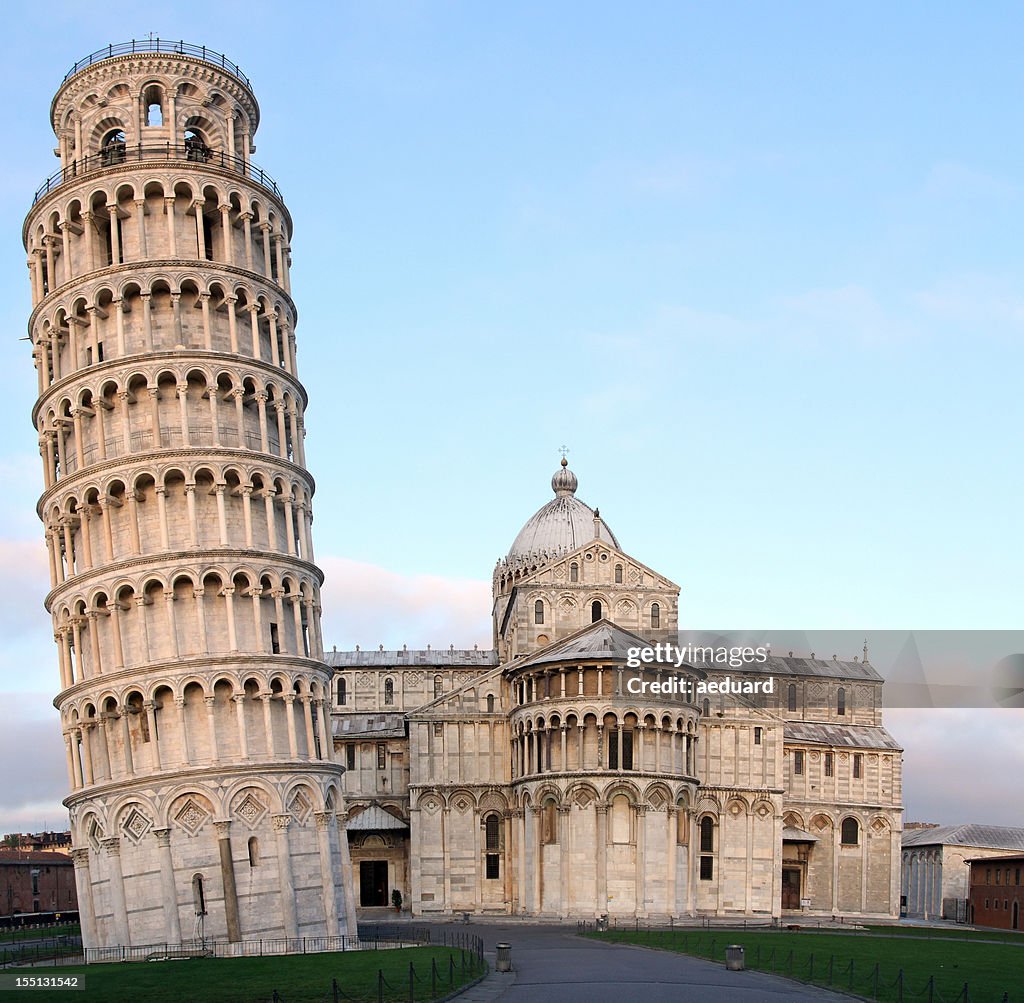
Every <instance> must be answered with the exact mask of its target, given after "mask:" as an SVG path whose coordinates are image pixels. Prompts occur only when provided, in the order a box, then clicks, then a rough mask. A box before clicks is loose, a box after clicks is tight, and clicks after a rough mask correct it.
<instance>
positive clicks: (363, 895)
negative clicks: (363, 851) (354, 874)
mask: <svg viewBox="0 0 1024 1003" xmlns="http://www.w3.org/2000/svg"><path fill="white" fill-rule="evenodd" d="M359 904H360V905H387V904H388V862H387V861H386V860H361V861H360V862H359Z"/></svg>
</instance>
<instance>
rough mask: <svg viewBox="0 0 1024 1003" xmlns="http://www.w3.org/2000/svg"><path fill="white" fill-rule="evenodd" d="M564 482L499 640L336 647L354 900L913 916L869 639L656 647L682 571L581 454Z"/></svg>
mask: <svg viewBox="0 0 1024 1003" xmlns="http://www.w3.org/2000/svg"><path fill="white" fill-rule="evenodd" d="M551 488H552V490H553V492H554V497H553V498H551V499H550V500H548V501H547V503H546V504H544V505H543V506H542V507H541V508H540V509H539V510H538V511H537V512H536V513H535V514H534V515H533V516H531V518H530V519H529V520H527V522H526V524H525V525H524V526H523V528H522V529H521V530H520V531H519V533H518V534H517V535H516V536H515V539H514V540H513V542H512V545H511V547H510V549H509V551H508V553H507V554H506V555H505V556H504V557H503V558H502V559H501V560H499V561H498V564H497V566H496V567H495V569H494V574H493V579H492V583H493V607H492V618H493V647H492V649H491V650H489V651H482V650H476V649H474V650H460V649H455V648H449V649H448V650H432V649H430V648H427V649H426V650H409V649H406V648H403V649H402V650H401V651H385V650H377V651H361V650H359V649H358V648H357V649H356V650H355V651H335V652H333V653H330V652H328V653H327V655H326V660H327V662H328V664H329V665H331V666H332V667H333V669H334V679H333V686H332V698H333V714H332V717H333V722H332V724H333V736H334V744H335V747H336V749H337V750H338V754H339V758H340V760H341V762H342V764H343V765H344V766H345V767H346V773H345V777H344V792H345V798H346V801H347V803H348V805H349V821H348V826H347V830H348V838H349V844H350V854H351V859H352V866H353V880H354V882H355V884H356V895H355V897H356V900H357V902H358V904H359V906H361V907H363V908H366V907H372V906H384V905H389V904H391V902H392V895H393V894H394V892H395V891H397V892H398V893H399V895H400V896H401V898H402V901H403V902H405V903H406V904H407V906H408V908H409V909H410V910H411V911H412V913H413V914H414V915H417V916H423V917H429V916H432V915H451V914H460V913H474V914H481V915H515V916H533V917H548V918H552V919H555V918H557V919H568V918H591V919H593V918H595V917H602V916H611V917H617V918H620V919H621V918H626V917H628V918H639V919H649V920H664V919H667V918H669V917H671V918H683V917H701V916H715V917H722V918H734V919H741V918H750V919H762V920H766V919H781V918H788V917H798V916H805V917H806V916H813V917H832V916H843V917H847V918H857V919H868V918H891V917H894V916H896V915H898V912H899V863H900V834H901V830H902V821H901V819H902V811H903V809H902V804H901V802H902V793H901V763H902V759H901V749H900V747H899V745H898V744H897V743H896V742H895V741H894V739H893V738H892V736H891V735H890V734H889V733H888V732H887V731H886V730H885V728H884V727H883V726H882V711H881V707H882V700H881V687H882V679H881V677H880V676H879V674H878V673H877V672H876V671H875V669H874V668H873V667H872V666H871V665H870V664H869V662H868V660H867V657H866V655H865V658H864V659H863V660H859V659H856V658H855V659H854V660H853V661H840V660H838V659H837V658H835V657H833V658H831V659H829V660H824V659H820V658H814V657H813V656H812V657H810V658H804V657H794V656H793V655H792V653H790V655H789V656H788V657H778V656H773V655H769V656H768V657H767V658H766V659H765V660H764V661H761V662H759V663H752V664H744V665H743V666H742V667H739V668H737V667H735V666H734V665H733V666H730V665H729V664H725V665H724V666H723V664H722V663H721V662H719V661H717V660H716V659H715V658H714V657H713V655H712V653H711V652H707V651H705V652H698V653H696V654H697V655H698V657H695V658H689V659H687V660H685V661H683V662H682V663H681V664H678V665H677V664H676V661H673V662H672V664H671V665H658V664H653V663H643V662H640V659H639V658H638V653H639V652H640V651H642V650H643V649H645V648H647V649H653V648H654V646H655V645H662V646H664V645H665V644H671V642H672V641H675V640H677V639H678V637H679V634H678V631H679V591H680V590H679V586H678V585H676V584H675V583H674V582H673V581H671V580H670V579H669V578H667V577H665V576H664V575H663V574H662V573H660V572H659V571H656V570H654V569H653V568H651V567H650V566H648V565H647V564H644V563H642V562H641V561H640V560H638V559H637V558H635V557H633V556H631V555H630V554H629V553H628V552H627V551H626V550H625V549H624V548H623V547H622V545H621V544H620V543H619V540H618V538H617V537H616V535H615V534H614V533H613V532H612V530H611V528H610V527H609V526H608V524H607V523H606V522H605V521H604V519H603V518H602V516H601V514H600V512H599V511H598V510H597V509H591V508H590V507H589V506H588V505H586V504H585V503H584V502H583V501H581V500H580V499H579V498H578V497H577V496H576V492H577V479H576V476H575V475H574V474H573V472H572V471H571V470H569V468H568V466H567V463H566V461H565V460H564V459H563V460H562V464H561V467H560V468H559V469H558V470H557V471H556V473H555V475H554V477H553V478H552V480H551ZM669 677H675V678H676V683H674V684H673V685H672V686H668V685H665V682H666V680H667V679H668V678H669ZM730 679H731V680H732V682H733V684H735V682H736V680H737V679H740V680H742V681H746V682H747V683H748V684H749V683H753V682H757V681H760V682H761V683H762V687H761V690H762V691H761V692H760V693H759V694H758V696H756V697H748V696H746V695H744V694H742V693H741V694H739V695H734V694H733V693H732V692H728V693H725V692H721V691H722V690H724V689H726V687H724V686H723V685H722V684H723V683H725V682H727V681H728V680H730ZM645 681H646V682H647V683H652V682H653V683H656V684H659V685H655V686H651V685H647V686H644V685H643V683H644V682H645ZM746 688H747V689H755V688H757V687H756V686H753V685H748V686H747V687H746ZM765 689H769V690H770V692H767V693H765V692H764V690H765ZM659 691H660V692H659ZM705 693H706V694H708V695H701V694H705Z"/></svg>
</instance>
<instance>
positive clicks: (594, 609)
mask: <svg viewBox="0 0 1024 1003" xmlns="http://www.w3.org/2000/svg"><path fill="white" fill-rule="evenodd" d="M603 615H604V614H603V613H602V612H601V600H600V599H595V600H594V601H593V602H592V603H591V604H590V622H591V623H597V621H598V620H600V619H601V617H602V616H603Z"/></svg>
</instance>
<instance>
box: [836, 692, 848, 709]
mask: <svg viewBox="0 0 1024 1003" xmlns="http://www.w3.org/2000/svg"><path fill="white" fill-rule="evenodd" d="M836 713H837V714H838V715H840V716H843V715H845V714H846V690H845V688H844V687H842V686H840V687H839V692H838V693H837V694H836Z"/></svg>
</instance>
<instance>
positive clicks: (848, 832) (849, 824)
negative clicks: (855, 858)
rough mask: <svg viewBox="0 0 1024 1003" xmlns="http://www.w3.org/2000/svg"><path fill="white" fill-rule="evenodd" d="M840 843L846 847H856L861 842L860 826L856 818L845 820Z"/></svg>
mask: <svg viewBox="0 0 1024 1003" xmlns="http://www.w3.org/2000/svg"><path fill="white" fill-rule="evenodd" d="M840 842H842V844H843V845H844V846H856V845H857V844H858V843H859V842H860V824H859V823H858V822H857V820H856V819H855V818H844V819H843V827H842V835H841V837H840Z"/></svg>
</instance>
